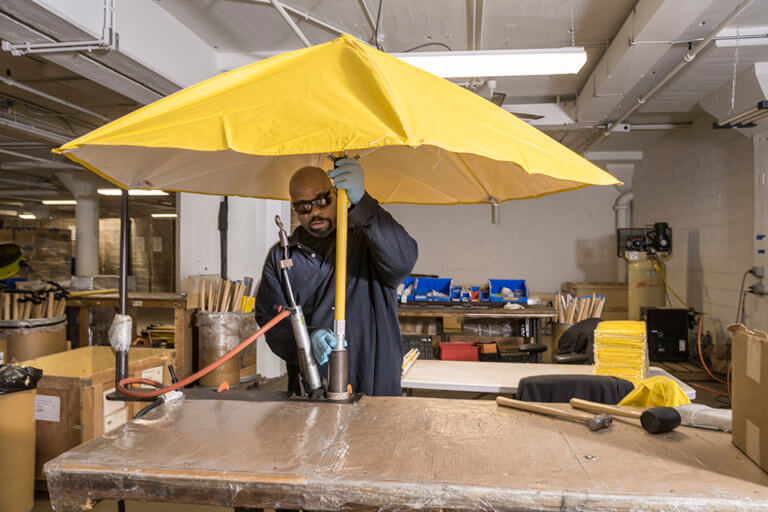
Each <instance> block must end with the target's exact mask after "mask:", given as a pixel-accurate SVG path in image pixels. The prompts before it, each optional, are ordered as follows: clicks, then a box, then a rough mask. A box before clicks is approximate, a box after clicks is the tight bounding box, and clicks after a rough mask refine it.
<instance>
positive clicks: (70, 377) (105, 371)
mask: <svg viewBox="0 0 768 512" xmlns="http://www.w3.org/2000/svg"><path fill="white" fill-rule="evenodd" d="M175 359H176V352H175V351H174V350H167V349H159V348H138V347H136V348H131V350H130V352H129V354H128V362H129V366H128V376H129V377H142V378H145V379H151V380H156V381H159V382H162V383H163V384H170V382H171V376H170V373H169V371H168V365H169V364H174V363H175ZM24 364H25V365H28V366H33V367H35V368H40V369H41V370H43V377H42V378H41V379H40V381H39V382H38V383H37V398H36V404H35V410H36V414H35V419H36V420H37V422H36V430H37V448H36V456H35V478H41V479H44V478H45V475H44V474H43V471H42V468H43V464H45V463H46V462H48V461H49V460H51V459H52V458H54V457H56V456H57V455H59V454H61V453H64V452H65V451H67V450H69V449H70V448H74V447H75V446H77V445H79V444H80V443H84V442H85V441H88V440H90V439H93V438H94V437H98V436H100V435H102V434H105V433H106V432H109V431H110V430H113V429H115V428H117V427H119V426H120V425H122V424H123V423H125V422H127V421H129V420H131V419H132V418H133V417H134V415H135V414H136V413H137V412H139V411H140V410H141V409H142V408H143V407H145V406H146V405H147V402H115V401H110V400H107V399H106V397H107V395H109V394H110V393H112V392H113V391H115V355H114V352H112V348H111V347H102V346H92V347H83V348H77V349H75V350H69V351H67V352H60V353H58V354H51V355H48V356H44V357H38V358H37V359H31V360H29V361H25V362H24ZM174 366H175V364H174Z"/></svg>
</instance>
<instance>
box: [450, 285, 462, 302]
mask: <svg viewBox="0 0 768 512" xmlns="http://www.w3.org/2000/svg"><path fill="white" fill-rule="evenodd" d="M451 302H461V286H454V287H452V288H451Z"/></svg>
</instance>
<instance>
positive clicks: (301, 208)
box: [291, 174, 336, 238]
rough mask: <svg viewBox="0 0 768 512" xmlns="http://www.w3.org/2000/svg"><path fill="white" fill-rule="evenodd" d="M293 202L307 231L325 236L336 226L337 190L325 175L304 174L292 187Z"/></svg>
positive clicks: (321, 236)
mask: <svg viewBox="0 0 768 512" xmlns="http://www.w3.org/2000/svg"><path fill="white" fill-rule="evenodd" d="M291 203H292V206H293V209H294V211H295V212H296V215H297V216H298V218H299V223H301V225H302V227H303V228H304V229H306V230H307V232H308V233H309V234H310V235H312V236H315V237H318V238H325V237H326V236H328V235H329V234H330V233H331V232H332V231H333V230H334V228H335V227H336V190H335V189H334V188H333V186H332V185H331V181H330V180H329V179H328V178H327V177H326V176H324V175H319V174H318V175H315V176H312V175H310V176H303V177H302V179H299V180H297V182H296V183H294V184H292V187H291Z"/></svg>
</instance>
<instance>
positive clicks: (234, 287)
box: [198, 277, 256, 313]
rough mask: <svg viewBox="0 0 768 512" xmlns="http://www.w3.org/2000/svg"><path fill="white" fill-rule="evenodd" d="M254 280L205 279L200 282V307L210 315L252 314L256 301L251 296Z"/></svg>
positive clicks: (247, 278)
mask: <svg viewBox="0 0 768 512" xmlns="http://www.w3.org/2000/svg"><path fill="white" fill-rule="evenodd" d="M252 288H253V279H252V278H250V277H245V278H244V279H243V280H242V281H230V280H228V279H215V280H213V279H203V280H202V281H201V282H200V294H199V304H198V307H199V308H200V311H204V312H209V313H230V312H235V311H237V312H241V313H250V312H251V311H253V306H254V303H255V301H256V299H255V297H252V296H251V289H252Z"/></svg>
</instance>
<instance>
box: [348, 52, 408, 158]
mask: <svg viewBox="0 0 768 512" xmlns="http://www.w3.org/2000/svg"><path fill="white" fill-rule="evenodd" d="M352 48H353V49H354V51H355V52H357V53H358V54H359V55H360V56H361V58H362V59H365V61H366V62H368V65H369V66H370V67H371V69H372V70H373V72H374V73H376V76H378V77H379V82H380V83H381V85H382V88H383V89H384V93H385V95H386V97H387V99H388V100H389V103H390V105H391V106H392V110H393V113H394V114H395V117H396V118H397V120H398V122H399V123H400V127H401V128H402V130H403V134H404V135H405V140H406V143H407V145H408V146H410V145H411V131H410V130H409V129H408V124H407V123H406V122H405V119H403V116H401V115H400V109H399V108H398V105H397V102H396V101H395V96H394V95H393V94H392V91H391V90H390V89H389V84H388V83H387V81H386V80H384V75H382V74H381V72H380V71H379V68H377V67H376V64H375V63H374V62H373V60H372V59H371V58H370V57H369V56H368V54H366V52H364V51H362V50H360V48H358V47H357V46H356V45H353V46H352Z"/></svg>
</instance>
